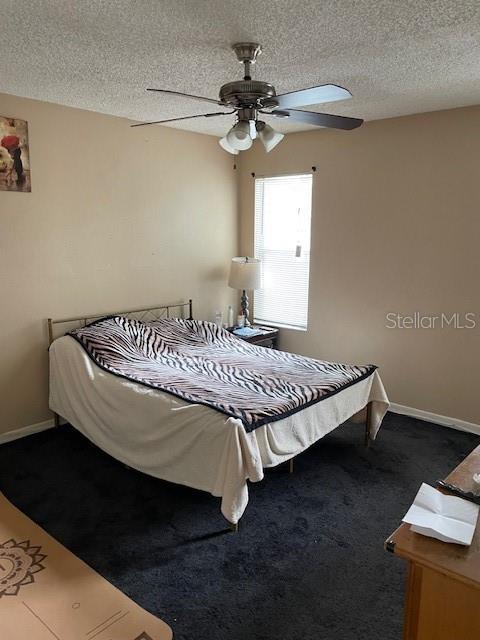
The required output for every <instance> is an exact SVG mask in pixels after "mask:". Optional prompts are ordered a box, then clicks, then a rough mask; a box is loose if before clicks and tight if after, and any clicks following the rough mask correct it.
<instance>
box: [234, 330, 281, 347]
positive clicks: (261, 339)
mask: <svg viewBox="0 0 480 640" xmlns="http://www.w3.org/2000/svg"><path fill="white" fill-rule="evenodd" d="M250 326H251V327H252V329H261V331H262V333H261V334H259V335H256V336H248V337H247V336H237V335H235V334H234V333H233V330H232V329H229V331H230V333H233V335H234V336H235V338H238V339H239V340H244V341H245V342H249V343H250V344H256V345H257V346H258V347H268V348H270V349H276V348H277V345H278V333H279V331H278V329H275V327H265V326H264V325H259V324H252V325H250Z"/></svg>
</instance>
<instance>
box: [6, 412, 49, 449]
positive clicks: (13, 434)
mask: <svg viewBox="0 0 480 640" xmlns="http://www.w3.org/2000/svg"><path fill="white" fill-rule="evenodd" d="M54 426H55V422H54V420H53V418H50V420H44V421H43V422H37V423H35V424H29V425H27V426H26V427H20V429H14V430H13V431H7V432H6V433H0V444H5V443H6V442H11V441H12V440H17V439H18V438H24V437H25V436H31V435H32V434H33V433H39V432H40V431H45V430H46V429H51V428H52V427H54Z"/></svg>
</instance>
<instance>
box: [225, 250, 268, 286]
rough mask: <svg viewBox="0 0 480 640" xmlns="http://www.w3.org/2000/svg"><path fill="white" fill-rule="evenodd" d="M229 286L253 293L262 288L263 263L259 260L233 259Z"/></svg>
mask: <svg viewBox="0 0 480 640" xmlns="http://www.w3.org/2000/svg"><path fill="white" fill-rule="evenodd" d="M228 286H229V287H232V289H245V290H247V291H253V290H254V289H260V288H261V286H262V263H261V261H260V260H258V258H244V257H241V258H240V257H239V258H232V262H231V264H230V275H229V278H228Z"/></svg>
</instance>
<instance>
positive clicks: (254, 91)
mask: <svg viewBox="0 0 480 640" xmlns="http://www.w3.org/2000/svg"><path fill="white" fill-rule="evenodd" d="M275 96H276V93H275V87H274V86H273V85H272V84H270V83H269V82H262V81H260V80H236V81H234V82H227V84H224V85H223V86H222V87H221V89H220V94H219V97H220V102H223V103H224V104H227V105H231V106H233V107H246V108H248V107H254V106H257V105H258V101H259V100H260V99H262V98H273V97H275Z"/></svg>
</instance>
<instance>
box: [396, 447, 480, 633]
mask: <svg viewBox="0 0 480 640" xmlns="http://www.w3.org/2000/svg"><path fill="white" fill-rule="evenodd" d="M475 472H477V473H478V472H480V447H477V448H476V449H475V450H474V451H472V453H471V454H470V455H469V456H468V457H467V458H465V460H464V461H463V462H462V463H461V464H460V465H459V466H458V467H457V468H456V469H455V470H454V471H453V472H452V473H451V474H450V475H449V476H448V478H447V481H448V482H450V483H452V484H455V485H457V486H459V487H461V488H462V489H465V490H467V491H472V490H473V482H472V475H473V473H475ZM385 548H386V549H387V551H391V552H392V553H394V554H395V555H397V556H400V557H401V558H404V559H405V560H407V561H408V563H409V572H408V578H407V588H406V598H405V621H404V630H403V638H404V640H480V518H479V522H478V523H477V529H476V531H475V534H474V537H473V540H472V544H471V545H470V547H464V546H461V545H457V544H449V543H446V542H440V540H435V539H434V538H427V537H425V536H422V535H420V534H418V533H413V532H412V531H411V530H410V525H409V524H402V525H401V526H400V527H399V528H398V529H397V530H396V531H395V533H393V534H392V535H391V536H390V537H389V538H388V540H387V541H386V542H385Z"/></svg>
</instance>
